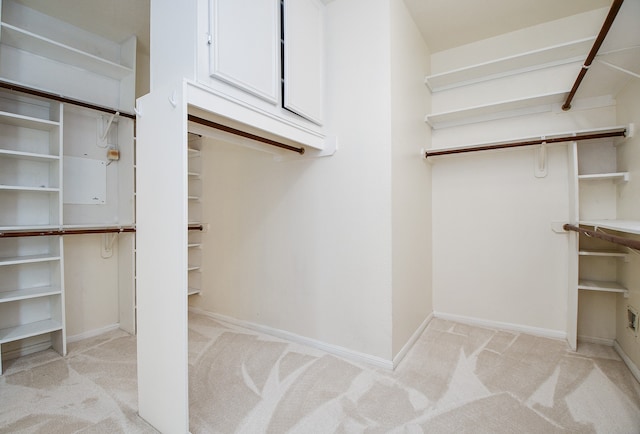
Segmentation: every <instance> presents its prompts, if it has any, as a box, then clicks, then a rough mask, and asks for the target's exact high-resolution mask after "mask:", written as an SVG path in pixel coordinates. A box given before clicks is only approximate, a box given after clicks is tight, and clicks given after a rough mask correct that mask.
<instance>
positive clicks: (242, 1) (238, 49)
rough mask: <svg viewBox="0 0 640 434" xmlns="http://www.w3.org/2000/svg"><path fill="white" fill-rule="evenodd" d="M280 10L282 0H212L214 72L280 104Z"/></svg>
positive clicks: (211, 58)
mask: <svg viewBox="0 0 640 434" xmlns="http://www.w3.org/2000/svg"><path fill="white" fill-rule="evenodd" d="M279 11H280V1H279V0H211V33H212V34H211V48H210V50H211V54H210V56H209V58H210V74H211V76H212V77H215V78H217V79H219V80H223V81H226V82H228V83H230V84H232V85H234V86H237V87H239V88H241V89H243V90H244V91H246V92H250V93H252V94H254V95H256V96H258V97H260V98H263V99H265V100H267V101H269V102H271V103H273V104H277V103H278V99H279V98H278V89H279V82H280V80H279V76H280V74H279V70H280V68H279V57H280V56H279V53H278V51H279V45H280V44H279V42H280V38H279V35H280V26H279V21H280V20H279V16H280V12H279Z"/></svg>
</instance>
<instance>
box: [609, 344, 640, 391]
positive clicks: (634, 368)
mask: <svg viewBox="0 0 640 434" xmlns="http://www.w3.org/2000/svg"><path fill="white" fill-rule="evenodd" d="M613 348H615V350H616V351H617V352H618V355H620V358H622V360H623V361H624V364H625V365H627V368H629V370H630V371H631V373H632V374H633V376H634V377H636V380H638V381H640V368H638V365H636V364H635V363H633V360H631V358H629V356H627V353H625V352H624V350H623V349H622V347H621V346H620V344H619V343H618V341H616V340H614V341H613Z"/></svg>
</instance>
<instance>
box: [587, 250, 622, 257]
mask: <svg viewBox="0 0 640 434" xmlns="http://www.w3.org/2000/svg"><path fill="white" fill-rule="evenodd" d="M578 254H579V255H580V256H595V257H601V258H626V257H627V256H628V255H627V254H626V253H625V252H619V251H617V250H580V251H579V252H578Z"/></svg>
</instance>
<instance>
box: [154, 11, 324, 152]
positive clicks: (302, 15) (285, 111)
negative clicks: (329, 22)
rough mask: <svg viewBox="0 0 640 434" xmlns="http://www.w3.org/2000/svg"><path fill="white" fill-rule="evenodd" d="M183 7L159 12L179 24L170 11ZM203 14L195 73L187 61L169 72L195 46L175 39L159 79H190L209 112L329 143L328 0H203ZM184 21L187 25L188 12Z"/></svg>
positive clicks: (294, 138)
mask: <svg viewBox="0 0 640 434" xmlns="http://www.w3.org/2000/svg"><path fill="white" fill-rule="evenodd" d="M152 13H153V11H152ZM177 13H178V11H177V10H176V9H174V8H172V7H169V6H167V9H166V11H158V12H157V16H158V17H160V19H161V20H166V21H167V23H169V22H171V23H174V24H175V20H173V21H172V20H170V16H175V14H177ZM196 15H197V17H196V18H195V19H196V21H197V28H198V31H197V32H196V34H195V35H196V36H195V37H196V40H195V44H196V50H195V53H194V54H195V55H196V57H197V61H196V62H195V63H194V65H195V66H196V70H195V71H194V74H193V76H189V75H188V74H189V71H188V68H187V70H186V73H187V75H186V76H184V77H173V76H172V75H175V74H178V73H180V72H175V73H168V72H167V71H170V68H171V65H172V64H174V63H175V62H176V61H180V62H182V63H183V64H185V65H188V64H189V63H190V62H191V61H192V60H191V59H190V56H191V54H190V52H189V51H188V50H182V51H180V50H178V47H177V46H176V47H175V51H173V52H162V53H159V54H157V55H155V59H156V60H155V61H154V62H152V70H153V69H154V68H155V69H156V70H157V71H158V72H157V73H154V74H155V76H156V77H158V80H157V81H156V82H157V84H160V82H161V81H166V80H174V79H181V78H184V79H187V80H188V81H190V83H191V84H192V85H193V86H194V91H193V92H192V93H196V92H197V93H198V101H197V102H192V101H191V100H190V101H189V104H191V105H193V106H195V107H198V108H199V109H202V110H204V112H207V111H208V112H210V115H205V117H208V118H210V119H212V120H215V121H216V122H220V123H224V124H227V125H229V126H232V127H234V128H238V129H241V130H247V131H251V132H253V133H255V134H257V135H260V136H264V137H268V138H271V139H274V140H281V139H285V141H286V140H290V141H291V142H292V143H291V144H302V145H306V146H310V147H312V148H316V149H321V150H325V149H326V146H325V143H326V139H325V131H324V129H323V126H322V125H323V120H324V116H323V111H324V102H323V100H324V93H325V92H324V68H325V55H324V54H325V53H324V27H325V23H324V19H325V5H324V4H323V3H322V2H321V1H320V0H295V1H294V0H199V1H198V7H197V13H196ZM155 21H158V20H157V19H155ZM180 22H181V23H182V26H183V27H185V30H186V27H187V25H188V22H189V17H184V18H183V19H182V20H181V21H180ZM174 24H172V25H174ZM152 33H153V32H152ZM159 37H161V36H159ZM152 57H154V56H152ZM176 59H177V60H176ZM154 63H155V65H156V66H154ZM165 66H166V67H165ZM167 68H169V69H167ZM154 74H152V75H154ZM206 93H208V95H206Z"/></svg>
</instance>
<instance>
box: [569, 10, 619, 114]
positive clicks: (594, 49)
mask: <svg viewBox="0 0 640 434" xmlns="http://www.w3.org/2000/svg"><path fill="white" fill-rule="evenodd" d="M623 1H624V0H614V2H613V4H612V5H611V9H609V14H608V15H607V18H606V19H605V20H604V23H603V24H602V28H601V29H600V33H598V36H597V37H596V40H595V42H594V43H593V47H591V51H590V52H589V55H588V56H587V60H585V61H584V65H582V69H580V72H579V73H578V77H577V78H576V81H575V83H573V87H572V88H571V91H570V92H569V95H568V96H567V100H566V101H565V103H564V104H563V106H562V110H564V111H567V110H569V109H571V101H573V97H574V96H575V95H576V92H577V91H578V88H579V87H580V83H582V79H583V78H584V76H585V75H587V71H588V70H589V67H590V66H591V63H592V62H593V59H595V57H596V55H597V54H598V50H600V46H601V45H602V42H603V41H604V38H606V36H607V33H609V30H610V29H611V26H612V25H613V21H614V20H615V19H616V15H618V11H619V10H620V6H622V3H623Z"/></svg>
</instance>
